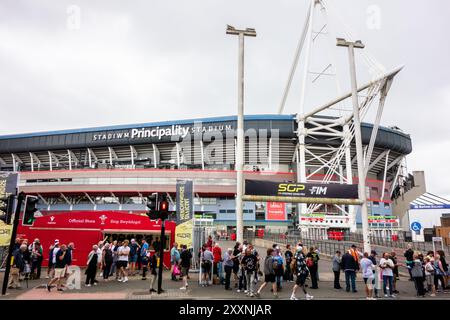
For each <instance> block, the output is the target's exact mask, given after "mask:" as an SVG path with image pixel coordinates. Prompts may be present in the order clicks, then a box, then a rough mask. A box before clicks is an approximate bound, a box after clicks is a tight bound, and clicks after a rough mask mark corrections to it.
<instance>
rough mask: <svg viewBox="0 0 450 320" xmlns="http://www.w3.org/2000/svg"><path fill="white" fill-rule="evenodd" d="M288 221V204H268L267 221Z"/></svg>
mask: <svg viewBox="0 0 450 320" xmlns="http://www.w3.org/2000/svg"><path fill="white" fill-rule="evenodd" d="M286 219H287V216H286V204H285V203H283V202H267V211H266V220H283V221H285V220H286Z"/></svg>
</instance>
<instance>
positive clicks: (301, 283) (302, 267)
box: [290, 243, 314, 300]
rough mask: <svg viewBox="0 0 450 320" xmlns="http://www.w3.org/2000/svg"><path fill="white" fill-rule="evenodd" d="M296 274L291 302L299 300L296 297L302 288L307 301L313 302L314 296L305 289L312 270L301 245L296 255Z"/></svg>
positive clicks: (298, 246)
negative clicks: (307, 263) (298, 290)
mask: <svg viewBox="0 0 450 320" xmlns="http://www.w3.org/2000/svg"><path fill="white" fill-rule="evenodd" d="M294 261H295V262H294V272H295V275H296V280H295V285H294V287H293V288H292V294H291V298H290V299H291V300H298V298H297V297H296V293H297V289H298V288H302V290H303V293H304V294H305V298H306V300H312V299H313V298H314V296H312V295H310V294H308V292H307V291H306V288H305V283H306V279H307V278H308V275H309V274H310V270H309V268H308V266H307V265H306V259H305V255H304V254H303V246H302V245H301V244H300V243H299V244H298V245H297V251H296V252H295V255H294Z"/></svg>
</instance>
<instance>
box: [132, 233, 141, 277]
mask: <svg viewBox="0 0 450 320" xmlns="http://www.w3.org/2000/svg"><path fill="white" fill-rule="evenodd" d="M138 249H139V245H138V244H137V243H136V240H134V239H131V244H130V274H131V275H132V276H134V275H135V273H136V262H137V260H138Z"/></svg>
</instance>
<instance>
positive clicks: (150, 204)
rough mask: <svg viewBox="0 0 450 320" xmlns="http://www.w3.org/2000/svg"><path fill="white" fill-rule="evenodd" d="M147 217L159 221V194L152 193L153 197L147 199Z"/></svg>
mask: <svg viewBox="0 0 450 320" xmlns="http://www.w3.org/2000/svg"><path fill="white" fill-rule="evenodd" d="M147 208H148V211H147V216H148V217H149V218H150V219H151V220H158V219H159V217H158V194H157V193H152V195H150V196H148V197H147Z"/></svg>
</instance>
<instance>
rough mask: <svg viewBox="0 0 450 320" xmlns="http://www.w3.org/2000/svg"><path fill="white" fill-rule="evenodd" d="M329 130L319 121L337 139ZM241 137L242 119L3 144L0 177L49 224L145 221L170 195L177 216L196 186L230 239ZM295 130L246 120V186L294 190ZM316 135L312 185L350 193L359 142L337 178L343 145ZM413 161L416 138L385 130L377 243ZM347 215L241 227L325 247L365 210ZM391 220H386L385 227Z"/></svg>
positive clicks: (377, 162)
mask: <svg viewBox="0 0 450 320" xmlns="http://www.w3.org/2000/svg"><path fill="white" fill-rule="evenodd" d="M328 120H329V118H327V117H323V118H321V117H319V116H318V117H317V118H315V119H314V121H315V123H321V122H322V121H323V125H324V127H327V129H330V128H329V127H330V126H329V125H327V123H328ZM235 128H236V117H235V116H229V117H216V118H204V119H195V120H182V121H167V122H157V123H142V124H134V125H119V126H110V127H97V128H87V129H74V130H61V131H52V132H38V133H29V134H16V135H9V136H1V137H0V170H6V171H17V172H19V174H20V182H19V188H20V190H21V191H23V192H25V193H26V194H32V195H36V196H38V197H39V199H40V203H39V207H40V209H41V211H42V212H43V215H44V216H49V215H54V216H56V215H57V214H58V213H62V212H64V213H66V214H70V213H72V214H74V215H75V214H78V213H80V212H89V213H90V214H91V215H93V216H96V217H97V218H99V217H101V216H102V215H106V216H107V215H108V214H109V213H110V212H115V213H117V212H120V213H122V214H123V215H127V214H142V213H143V212H144V211H145V209H146V207H145V201H144V200H145V197H146V196H147V195H149V194H151V193H153V192H163V193H167V195H168V196H169V200H170V203H171V206H170V207H171V210H174V204H175V203H174V201H175V185H176V182H177V180H179V179H186V180H193V183H194V194H195V199H194V202H195V206H194V211H195V215H196V216H197V217H203V218H210V219H213V220H214V224H215V226H216V227H217V229H219V230H222V231H223V232H228V233H230V232H233V229H234V228H235V218H236V212H235V192H236V172H235V171H234V163H235V146H236V137H235ZM296 130H297V121H296V116H295V115H248V116H246V117H245V136H246V146H245V173H244V175H245V178H246V179H260V180H271V181H279V182H286V181H291V182H295V181H296V179H297V178H296V177H297V174H296V171H297V170H298V165H299V163H300V160H299V156H298V153H297V146H298V137H297V134H296ZM333 130H334V129H333ZM336 130H342V128H336ZM372 130H373V125H371V124H368V123H363V124H362V138H363V144H364V146H365V150H367V149H368V145H369V141H370V137H371V133H372ZM314 132H316V131H313V130H311V133H310V134H309V135H308V137H307V139H306V143H307V144H308V148H309V149H311V150H313V149H314V150H316V151H317V153H320V156H317V153H315V154H313V153H311V154H310V153H307V155H306V159H305V163H304V165H305V167H306V174H307V175H308V180H307V181H311V182H313V181H316V182H324V177H325V176H327V179H328V180H327V181H328V182H329V183H348V182H344V180H343V176H344V174H343V173H342V172H350V173H351V175H352V179H351V180H352V181H353V183H357V181H358V177H356V172H357V170H356V161H355V159H356V156H355V154H356V151H355V148H354V145H353V144H354V142H353V141H352V142H351V144H349V145H348V148H349V151H350V152H349V156H350V157H351V159H347V160H348V161H346V159H344V158H338V159H339V163H337V167H336V169H335V171H334V172H335V173H334V174H331V175H329V170H328V168H327V166H326V165H324V163H325V164H326V162H327V161H331V159H332V153H333V152H334V151H336V150H338V147H339V146H340V145H341V143H342V141H340V140H342V139H336V138H335V137H333V138H329V137H327V136H326V135H325V134H319V132H317V136H315V133H314ZM333 150H334V151H333ZM411 151H412V145H411V139H410V137H409V135H407V134H405V133H403V132H401V131H399V130H396V129H391V128H387V127H382V126H380V127H379V128H378V131H377V135H376V140H375V143H374V146H373V152H372V153H371V157H370V161H369V162H368V164H367V194H368V198H369V201H370V205H369V211H370V213H369V214H370V226H371V230H372V231H373V232H374V233H376V234H378V233H379V234H383V235H386V236H389V234H390V233H392V232H393V231H395V230H396V229H397V225H398V221H397V220H396V221H395V222H393V220H395V218H392V217H391V216H392V215H393V212H392V205H391V202H392V201H391V196H392V193H393V190H394V188H395V187H396V186H397V185H398V181H399V179H400V177H402V170H403V169H404V167H403V165H402V163H403V160H404V158H405V157H406V155H408V154H409V153H410V152H411ZM336 152H337V151H336ZM346 164H351V170H346V169H347V168H346ZM349 169H350V168H349ZM339 172H340V173H339ZM347 178H348V177H347ZM347 207H348V206H347ZM347 210H348V208H346V207H345V206H332V205H320V204H318V205H317V206H316V208H315V209H314V210H310V211H309V212H300V214H299V213H298V212H297V211H298V209H297V207H296V206H295V205H291V204H282V205H279V204H274V203H256V202H245V207H244V225H245V228H250V229H266V230H267V229H278V230H281V231H285V230H287V229H288V228H294V227H295V226H297V227H298V226H303V227H304V226H307V228H308V230H309V231H310V232H311V233H314V232H316V231H320V232H321V234H323V235H324V237H327V236H328V235H329V234H330V232H348V231H349V230H350V229H351V228H353V227H355V226H356V227H357V225H359V224H360V221H361V219H360V217H359V218H358V216H359V213H358V210H355V212H356V220H355V219H353V220H352V218H351V217H349V216H348V215H347V214H346V213H345V212H346V211H347ZM384 216H387V217H388V218H380V217H384Z"/></svg>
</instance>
